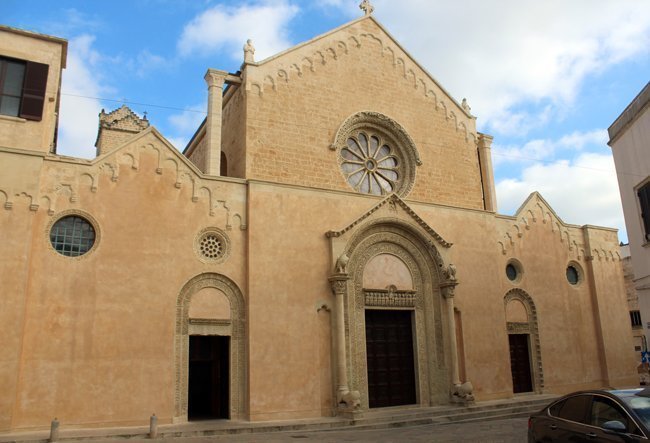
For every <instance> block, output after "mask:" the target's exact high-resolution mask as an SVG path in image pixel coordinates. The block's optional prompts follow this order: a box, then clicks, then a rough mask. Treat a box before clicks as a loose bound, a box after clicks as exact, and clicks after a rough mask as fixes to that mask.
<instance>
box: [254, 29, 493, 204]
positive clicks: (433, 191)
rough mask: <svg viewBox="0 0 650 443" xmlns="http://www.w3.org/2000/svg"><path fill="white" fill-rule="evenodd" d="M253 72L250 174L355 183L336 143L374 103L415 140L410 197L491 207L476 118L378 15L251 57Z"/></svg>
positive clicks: (337, 185) (342, 185) (339, 185)
mask: <svg viewBox="0 0 650 443" xmlns="http://www.w3.org/2000/svg"><path fill="white" fill-rule="evenodd" d="M245 79H246V85H245V88H246V90H247V96H246V116H247V127H246V151H247V156H246V177H247V178H251V179H263V180H270V181H279V182H283V183H292V184H299V185H306V186H314V187H318V188H324V189H335V190H343V191H348V190H350V189H351V187H350V186H349V185H348V184H347V183H346V181H345V180H344V178H343V174H342V172H341V171H340V168H339V165H338V157H337V153H336V152H334V151H332V150H330V149H329V148H330V145H331V144H332V143H333V142H334V136H335V133H336V131H337V130H338V129H339V126H341V125H342V124H343V122H344V121H345V120H346V119H347V118H348V117H350V116H351V115H353V114H356V113H358V112H360V111H375V112H379V113H382V114H384V115H386V116H388V117H390V118H392V119H393V120H395V121H396V122H397V123H399V124H400V125H402V126H403V127H404V128H405V129H406V131H407V132H408V134H409V135H410V136H411V137H412V139H413V140H414V142H415V144H416V146H417V149H418V152H419V155H420V157H421V160H422V166H419V167H417V172H416V174H417V180H416V182H415V186H414V188H413V190H412V192H411V193H410V195H409V198H410V199H413V200H417V201H423V202H435V203H442V204H448V205H454V206H461V207H468V208H477V209H482V208H483V200H482V190H481V181H480V171H479V165H478V154H477V148H476V141H475V137H476V133H475V128H474V125H475V123H474V120H473V119H472V118H468V117H467V116H466V115H465V114H464V111H463V110H462V109H461V108H460V107H459V106H458V105H457V104H456V103H455V102H453V100H452V99H450V98H449V97H448V96H446V94H445V93H444V92H443V91H442V90H441V89H440V88H439V87H438V86H437V84H435V83H434V82H433V80H432V79H431V78H430V77H429V76H428V74H426V73H425V72H424V71H423V70H422V69H421V68H419V67H418V66H417V65H416V63H415V62H414V61H413V60H411V59H410V57H409V56H408V54H406V53H405V52H404V51H403V50H402V49H401V48H400V47H399V46H398V45H397V44H396V43H395V42H394V41H393V40H392V39H391V38H390V37H388V36H387V35H386V34H385V33H384V31H383V30H382V29H381V28H380V27H379V25H378V24H377V23H376V22H375V21H374V20H372V19H366V20H362V21H358V22H356V23H354V24H353V25H350V26H348V27H345V28H344V29H342V30H339V31H337V32H334V33H333V34H331V35H327V36H325V37H322V38H319V39H317V40H316V41H313V42H311V43H310V44H309V45H306V46H301V47H298V48H296V49H292V50H291V51H289V52H288V53H286V54H283V55H280V56H278V57H277V58H274V59H271V60H269V61H266V62H263V63H262V64H260V65H259V66H255V65H247V66H246V73H245ZM472 131H474V132H473V133H472Z"/></svg>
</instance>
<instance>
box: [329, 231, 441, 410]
mask: <svg viewBox="0 0 650 443" xmlns="http://www.w3.org/2000/svg"><path fill="white" fill-rule="evenodd" d="M346 254H347V255H348V256H349V257H350V259H349V263H348V265H347V269H348V272H349V273H348V275H349V280H347V281H346V282H345V286H344V289H343V290H344V291H345V293H342V294H340V295H338V294H337V297H338V296H344V297H345V312H344V323H345V336H346V341H345V344H346V349H345V352H346V356H347V358H346V359H347V361H348V362H349V366H348V368H347V370H348V379H349V385H350V390H352V391H358V392H359V394H360V398H359V400H360V403H361V410H367V409H368V380H367V356H366V336H365V310H366V308H367V307H372V308H396V309H409V310H412V311H413V318H414V321H413V328H414V329H413V331H414V347H415V352H414V357H415V360H416V361H415V378H416V380H415V384H416V392H417V401H418V404H420V405H432V404H442V403H445V402H447V401H448V379H449V374H448V371H449V368H448V361H449V358H450V357H449V356H448V355H447V353H448V350H445V347H444V336H443V321H444V320H443V315H444V311H443V306H442V297H441V296H440V289H439V266H438V263H437V260H439V259H440V258H439V257H440V256H439V254H438V255H437V254H435V253H434V252H433V251H432V250H431V245H430V244H429V243H428V242H427V241H426V239H424V238H423V237H422V234H421V233H419V232H418V230H417V229H416V228H415V227H414V226H408V225H406V224H403V223H393V224H389V223H381V224H369V225H367V226H365V227H364V229H362V230H361V231H360V232H358V233H357V235H355V236H354V237H352V238H351V239H350V240H349V241H348V244H347V246H346ZM379 254H392V255H394V256H396V257H398V258H399V259H400V260H402V261H403V262H404V264H405V265H406V267H407V269H408V270H409V272H410V273H411V276H412V278H413V284H414V290H412V291H392V294H391V290H390V288H389V289H379V288H364V287H363V270H364V268H365V266H366V264H367V263H368V262H369V261H370V260H371V259H372V258H373V257H375V256H377V255H379ZM338 290H339V291H340V290H341V289H340V287H339V289H338ZM391 295H392V297H391ZM405 305H406V306H405Z"/></svg>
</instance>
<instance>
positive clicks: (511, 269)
mask: <svg viewBox="0 0 650 443" xmlns="http://www.w3.org/2000/svg"><path fill="white" fill-rule="evenodd" d="M506 275H507V276H508V280H510V281H515V280H517V276H518V275H519V273H518V272H517V268H515V265H513V264H512V263H509V264H508V266H506Z"/></svg>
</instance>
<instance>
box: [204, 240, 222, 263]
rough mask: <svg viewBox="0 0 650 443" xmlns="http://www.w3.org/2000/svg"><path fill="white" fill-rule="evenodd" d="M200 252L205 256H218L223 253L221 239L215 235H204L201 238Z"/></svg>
mask: <svg viewBox="0 0 650 443" xmlns="http://www.w3.org/2000/svg"><path fill="white" fill-rule="evenodd" d="M200 249H201V254H202V255H203V256H204V257H205V258H212V259H214V258H219V257H221V254H223V247H222V246H221V241H220V239H219V238H218V237H217V236H216V235H206V236H205V237H203V238H202V239H201V244H200Z"/></svg>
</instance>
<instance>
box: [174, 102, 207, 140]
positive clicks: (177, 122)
mask: <svg viewBox="0 0 650 443" xmlns="http://www.w3.org/2000/svg"><path fill="white" fill-rule="evenodd" d="M206 109H207V108H206V104H205V103H199V104H196V105H194V106H188V107H187V109H186V110H185V111H183V112H181V113H179V114H174V115H171V116H170V117H169V118H168V121H169V125H170V127H171V128H172V130H173V133H174V135H172V136H170V137H168V140H169V141H170V142H171V143H172V144H173V145H174V146H175V147H176V148H177V149H178V150H179V151H182V150H183V149H185V146H187V143H188V142H189V141H190V139H191V138H192V136H193V135H194V133H195V132H196V130H197V129H198V128H199V125H200V124H201V122H203V119H205V116H206Z"/></svg>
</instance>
